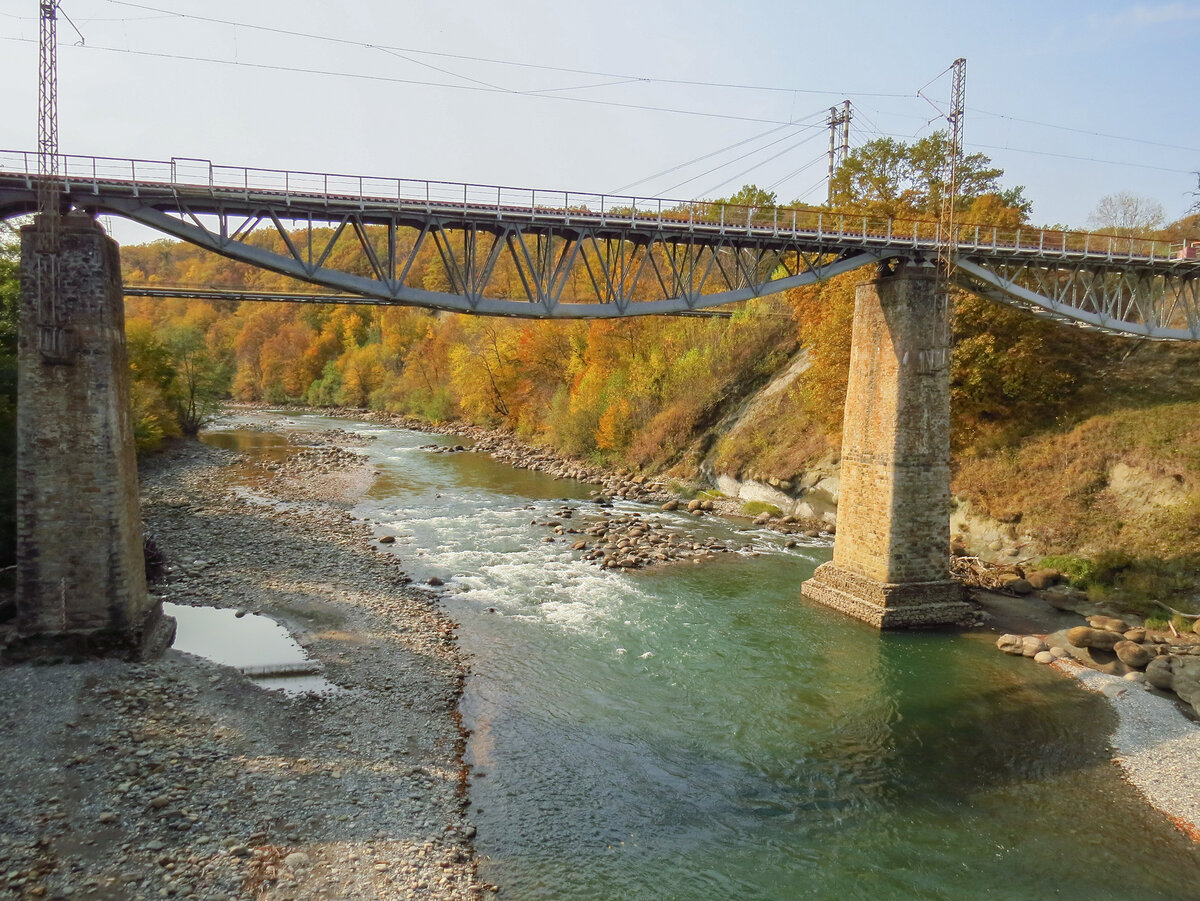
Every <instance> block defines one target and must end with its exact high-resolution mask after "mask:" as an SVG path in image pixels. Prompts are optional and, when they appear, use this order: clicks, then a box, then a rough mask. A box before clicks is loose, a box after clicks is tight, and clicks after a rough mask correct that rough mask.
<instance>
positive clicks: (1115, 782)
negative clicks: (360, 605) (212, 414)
mask: <svg viewBox="0 0 1200 901" xmlns="http://www.w3.org/2000/svg"><path fill="white" fill-rule="evenodd" d="M259 421H260V422H261V421H262V419H261V417H260V418H259ZM273 421H274V422H275V425H274V426H273V428H275V429H276V430H277V431H278V432H279V433H281V434H287V433H288V432H292V431H294V430H297V429H314V428H317V429H319V428H324V427H329V426H332V425H337V426H338V427H341V428H345V429H349V430H351V431H357V432H363V433H366V434H370V435H373V436H374V438H375V440H373V441H372V442H371V443H370V444H369V445H368V447H367V448H366V451H367V452H368V453H369V454H370V457H371V459H372V461H373V462H374V463H375V465H376V466H377V467H378V470H379V473H380V475H379V478H378V480H377V481H376V483H375V486H374V488H373V489H372V491H371V493H370V495H369V497H367V498H366V499H364V500H363V502H362V503H361V504H360V505H359V506H358V507H357V509H356V513H358V515H360V516H363V517H365V518H367V519H369V520H370V521H371V522H372V523H373V524H374V525H375V526H376V528H377V530H378V532H379V534H385V533H386V534H393V535H395V536H396V543H395V544H394V545H392V546H391V551H392V552H393V553H397V554H399V555H400V556H401V557H402V558H403V560H404V565H405V569H406V571H407V572H409V573H410V574H411V575H412V576H413V577H414V578H415V579H418V580H421V579H427V578H429V577H431V576H438V577H440V578H442V579H444V580H445V581H446V583H447V587H446V592H447V595H446V602H445V603H446V605H447V607H448V609H449V612H450V614H451V615H452V616H453V617H454V618H455V619H457V620H458V621H459V622H460V623H461V624H462V625H461V628H460V629H459V640H460V642H461V643H462V645H463V647H464V648H465V650H467V651H468V652H469V653H470V654H471V655H472V658H473V659H472V668H473V674H472V676H471V678H470V680H469V682H468V686H467V693H466V696H465V698H464V701H463V707H462V712H463V716H464V724H465V726H466V727H467V728H468V729H470V730H471V733H472V734H471V740H470V743H469V748H468V762H469V763H470V764H471V765H472V768H473V776H472V784H471V799H472V802H473V803H472V809H471V812H470V816H471V819H472V821H473V822H474V823H475V824H476V825H477V826H478V838H477V840H476V845H477V848H478V850H479V852H480V855H481V858H482V864H481V874H482V876H483V877H484V878H485V879H488V880H490V881H492V882H495V883H497V884H498V885H500V886H501V888H502V890H503V894H502V896H501V897H507V898H512V899H520V901H533V899H565V901H582V899H597V901H600V899H604V901H611V899H697V901H699V899H788V898H838V899H858V898H863V899H867V898H869V899H876V901H878V899H942V898H945V899H964V898H966V899H969V898H1011V899H1033V898H1049V897H1057V898H1071V899H1076V898H1077V899H1094V901H1099V899H1127V898H1138V899H1172V901H1180V899H1190V898H1200V849H1198V848H1197V847H1196V846H1195V845H1193V844H1192V843H1191V842H1190V841H1189V840H1187V839H1186V838H1185V837H1183V836H1182V835H1181V834H1180V833H1179V832H1177V831H1176V830H1175V829H1174V828H1173V827H1172V826H1171V825H1170V824H1169V823H1168V822H1167V821H1166V819H1165V818H1163V817H1162V816H1161V815H1159V814H1157V813H1155V812H1154V811H1153V810H1152V809H1151V808H1149V806H1148V805H1147V804H1146V803H1145V801H1144V800H1143V799H1142V797H1141V796H1140V795H1139V794H1138V793H1137V792H1136V791H1135V790H1134V789H1133V788H1131V787H1130V786H1128V785H1127V784H1126V783H1125V782H1124V781H1123V779H1122V776H1121V772H1120V770H1119V769H1118V767H1117V766H1116V765H1115V764H1113V763H1112V762H1111V760H1110V756H1111V750H1110V749H1109V747H1108V745H1107V736H1108V735H1109V733H1110V732H1111V729H1112V726H1113V722H1114V720H1113V715H1112V713H1111V711H1110V709H1109V708H1108V707H1107V704H1106V702H1105V701H1104V700H1103V699H1102V698H1100V697H1098V696H1095V695H1092V694H1089V693H1087V692H1084V691H1082V690H1081V689H1080V688H1079V687H1077V686H1076V685H1075V684H1073V683H1072V682H1071V681H1070V680H1068V679H1065V678H1063V677H1062V676H1060V675H1058V674H1056V673H1054V672H1053V671H1051V670H1049V669H1048V668H1043V667H1038V666H1036V665H1034V664H1032V663H1031V662H1029V661H1027V660H1024V659H1014V658H1010V657H1006V656H1004V655H1002V654H1000V653H998V652H997V651H996V649H995V647H994V643H993V642H994V636H987V635H978V636H970V635H950V634H934V633H926V634H880V633H878V632H876V631H874V630H872V629H870V628H867V627H865V626H863V625H860V624H858V623H856V622H853V621H851V620H849V619H846V618H845V617H843V616H841V615H839V614H836V613H834V612H831V611H829V610H826V609H823V608H820V607H817V606H814V605H813V604H811V603H809V602H807V601H805V600H803V599H802V598H801V597H800V583H801V582H802V581H803V580H804V579H805V578H807V577H808V576H809V575H810V574H811V572H812V570H813V568H814V567H815V566H816V565H817V564H819V563H820V562H822V561H823V560H826V559H828V558H829V556H830V553H831V551H830V548H829V547H828V546H825V545H821V544H818V543H816V542H813V544H812V546H810V547H800V548H795V549H787V548H785V547H784V546H783V543H782V539H781V538H780V537H779V536H776V535H773V534H772V533H769V532H766V531H761V530H753V531H743V530H744V529H745V528H746V527H745V526H744V524H739V523H731V522H725V521H719V520H706V521H704V522H703V524H702V525H697V523H696V522H694V521H693V520H691V519H690V518H688V517H687V516H686V515H683V514H658V513H657V511H656V510H654V509H652V508H646V507H641V508H638V507H637V505H633V504H628V505H624V506H623V507H622V508H620V509H625V510H634V509H641V510H642V511H643V512H644V513H646V514H652V515H662V516H664V518H665V519H666V520H667V521H668V522H669V523H672V524H674V525H676V526H678V527H679V528H684V529H691V530H699V531H702V532H703V533H704V534H712V535H716V536H717V537H720V538H722V539H726V540H729V541H731V542H734V543H736V544H737V545H738V546H739V547H741V546H747V545H748V546H750V547H751V548H752V549H753V551H754V552H755V553H754V554H752V553H737V554H729V555H726V556H724V557H723V558H721V559H718V560H717V561H715V562H709V563H704V564H698V565H697V564H690V563H687V564H679V565H674V566H669V567H665V568H662V569H658V570H647V571H642V572H638V573H631V574H614V573H611V572H604V571H601V570H600V569H598V568H596V567H594V566H592V565H589V564H586V563H584V562H583V561H581V560H579V559H578V557H579V555H578V554H577V553H572V552H571V551H570V550H569V549H568V546H567V545H565V544H563V543H561V542H560V543H555V544H548V543H544V542H543V541H542V538H543V537H545V536H546V535H548V534H550V533H549V531H548V530H547V529H546V528H545V527H543V526H535V525H531V520H535V519H536V520H539V521H544V520H546V519H548V518H550V517H551V516H552V515H553V513H554V511H556V510H558V509H559V508H560V507H561V506H562V505H563V499H570V505H571V506H572V507H573V508H574V518H573V519H572V520H570V521H565V524H567V525H573V526H575V527H582V526H586V524H587V523H588V522H590V521H592V519H593V518H594V517H596V516H597V515H599V511H598V510H597V508H596V506H595V505H594V504H592V503H591V502H589V501H588V500H587V497H588V491H589V489H590V488H591V486H588V485H583V484H579V483H574V482H570V481H562V480H555V479H552V478H550V477H548V476H545V475H541V474H538V473H531V472H528V471H523V470H517V469H514V468H512V467H510V466H507V465H505V464H501V463H499V462H497V461H495V460H493V459H492V458H491V457H489V456H487V455H483V454H476V453H471V452H467V453H455V454H435V453H431V452H429V451H428V450H422V449H421V447H420V446H421V445H425V444H429V443H430V442H433V441H437V442H439V443H442V444H457V443H459V442H460V440H461V439H457V438H448V437H446V438H434V437H431V436H429V435H424V434H419V433H415V432H410V431H406V430H394V429H385V428H383V427H381V426H378V425H375V424H371V423H365V422H354V421H347V420H336V421H335V420H328V419H323V418H320V417H309V416H297V417H291V418H277V419H275V420H273ZM232 425H234V426H236V422H235V423H233V424H232ZM217 440H219V441H220V442H221V443H223V444H226V445H227V446H241V447H245V448H250V447H252V446H259V447H261V446H262V445H263V444H264V436H262V435H261V434H260V435H255V434H254V433H249V432H242V433H238V432H229V433H226V434H225V435H223V436H221V437H220V438H219V439H217ZM266 443H268V444H269V442H266Z"/></svg>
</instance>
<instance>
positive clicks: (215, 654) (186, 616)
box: [163, 602, 337, 694]
mask: <svg viewBox="0 0 1200 901" xmlns="http://www.w3.org/2000/svg"><path fill="white" fill-rule="evenodd" d="M163 612H165V613H166V614H167V616H173V617H175V620H176V622H177V623H178V627H177V629H176V632H175V643H174V644H173V645H171V647H173V648H174V649H175V650H177V651H183V652H185V653H188V654H195V655H196V656H197V657H203V658H205V659H206V660H211V661H213V663H220V664H222V665H223V666H231V667H233V668H234V669H237V670H241V671H242V672H243V673H245V674H246V675H247V676H249V677H250V679H251V681H252V682H254V683H255V684H257V685H261V686H263V687H264V688H272V689H276V690H278V691H284V692H287V693H288V694H307V693H309V692H318V693H325V692H330V691H336V690H337V686H336V685H334V684H333V683H332V682H330V681H329V680H328V679H326V678H325V677H324V676H320V675H316V674H315V673H314V672H312V670H315V669H319V666H318V665H317V663H316V661H314V660H313V659H312V658H311V657H309V656H308V655H307V654H306V653H305V652H304V648H302V647H300V645H299V644H297V643H296V640H295V639H294V638H292V636H291V635H289V634H288V632H287V629H285V628H284V627H283V626H281V625H280V624H279V623H277V622H275V620H273V619H271V618H270V617H267V616H256V615H253V614H245V615H243V616H238V613H237V611H236V610H230V609H228V608H224V607H191V606H184V605H182V604H171V603H167V602H164V603H163ZM306 671H307V672H306Z"/></svg>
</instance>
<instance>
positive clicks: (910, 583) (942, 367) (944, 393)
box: [801, 265, 970, 629]
mask: <svg viewBox="0 0 1200 901" xmlns="http://www.w3.org/2000/svg"><path fill="white" fill-rule="evenodd" d="M948 304H949V302H948V299H947V298H946V296H945V295H944V294H942V293H941V292H939V291H937V290H936V279H935V277H934V272H933V270H932V269H924V270H920V269H914V268H913V267H912V266H911V265H909V266H903V265H902V268H901V269H899V270H897V271H896V272H882V271H881V274H880V276H879V277H878V278H876V279H875V280H874V281H871V282H867V283H866V284H863V285H859V287H858V293H857V295H856V297H855V306H854V335H853V345H852V349H851V354H850V381H849V385H848V388H847V394H846V412H845V419H844V423H843V428H842V465H841V486H840V488H839V491H838V523H837V526H838V527H837V537H836V539H835V542H834V549H833V561H832V562H830V563H824V564H822V565H821V566H819V567H818V568H817V571H816V572H815V573H814V574H813V577H812V578H811V579H810V580H808V581H807V582H805V583H804V584H803V586H802V588H801V591H802V593H803V594H804V596H805V597H808V598H812V599H813V600H815V601H819V602H821V603H822V604H826V605H828V606H830V607H834V608H836V609H838V610H841V611H843V612H844V613H849V614H850V615H851V616H854V617H857V618H858V619H861V620H863V621H865V622H868V623H870V624H871V625H873V626H876V627H877V628H881V629H892V628H905V627H910V626H930V625H938V624H943V623H951V622H955V621H957V620H960V619H961V618H962V617H963V616H964V614H966V613H967V611H968V610H969V609H970V608H969V606H968V605H967V604H966V603H965V602H964V600H963V595H962V588H961V586H960V585H959V584H958V583H957V582H954V581H953V580H951V579H950V578H949V567H948V564H949V545H950V378H949V362H950V318H949V308H948Z"/></svg>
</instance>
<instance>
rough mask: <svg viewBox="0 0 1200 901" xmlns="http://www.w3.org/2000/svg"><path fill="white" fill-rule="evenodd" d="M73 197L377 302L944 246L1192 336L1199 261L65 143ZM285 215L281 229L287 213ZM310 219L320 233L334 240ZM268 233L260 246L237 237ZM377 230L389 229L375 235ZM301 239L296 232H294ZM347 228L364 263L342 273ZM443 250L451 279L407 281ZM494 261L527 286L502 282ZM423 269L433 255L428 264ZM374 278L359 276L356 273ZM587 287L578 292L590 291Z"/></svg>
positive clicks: (605, 286) (497, 309)
mask: <svg viewBox="0 0 1200 901" xmlns="http://www.w3.org/2000/svg"><path fill="white" fill-rule="evenodd" d="M57 162H58V175H57V176H56V178H57V180H59V181H60V182H61V183H62V185H63V190H64V193H65V198H66V201H67V202H69V203H70V204H72V205H74V206H76V207H79V208H83V209H90V210H93V211H96V212H104V213H111V214H115V215H120V216H124V217H127V218H129V219H132V220H134V221H137V222H141V223H143V224H145V225H149V226H150V227H152V228H155V229H158V230H159V231H162V232H163V233H165V234H168V235H171V236H174V237H176V238H180V239H182V240H185V241H190V242H192V243H194V244H197V245H199V246H201V247H205V248H207V249H209V250H211V251H213V252H215V253H219V254H223V255H225V256H228V257H231V258H233V259H237V260H240V261H242V262H246V263H250V264H252V265H255V266H259V267H262V268H266V269H270V270H273V271H275V272H280V273H282V274H285V275H288V276H291V277H293V278H296V279H300V280H303V281H307V282H310V283H312V284H315V285H319V286H321V287H322V288H324V289H326V290H331V291H337V292H346V293H352V294H356V295H360V296H362V297H365V298H372V299H374V300H375V301H376V302H379V303H393V304H408V305H415V306H423V307H429V308H433V309H443V310H452V311H458V312H467V313H478V314H485V315H505V316H520V317H529V318H601V317H604V318H607V317H617V316H634V315H649V314H661V313H680V312H692V311H695V310H699V309H705V308H709V307H715V306H721V305H724V304H728V303H734V302H738V301H743V300H748V299H750V298H754V297H760V296H763V295H766V294H770V293H773V292H778V291H784V290H788V289H790V288H795V287H800V286H803V285H808V284H813V283H816V282H819V281H822V280H825V279H828V278H831V277H833V276H835V275H838V274H841V273H844V272H848V271H851V270H853V269H855V268H859V267H862V266H867V265H870V264H872V263H876V262H879V261H881V260H885V259H888V258H893V257H900V258H905V259H908V260H912V261H915V262H917V263H929V262H931V261H932V260H933V259H934V258H935V257H936V255H937V254H938V252H939V251H947V252H948V253H949V256H950V259H951V261H952V263H953V264H954V267H955V275H954V278H955V282H956V283H957V284H958V285H960V286H961V287H964V288H966V289H967V290H971V291H975V292H977V293H980V294H983V295H985V296H987V297H990V298H992V299H994V300H997V301H999V302H1002V303H1007V304H1010V305H1013V306H1018V307H1021V308H1023V309H1026V310H1029V311H1031V312H1033V313H1036V314H1038V315H1043V316H1049V317H1053V318H1057V319H1060V320H1068V321H1072V322H1074V323H1076V324H1080V325H1083V326H1086V327H1090V328H1097V329H1101V330H1105V331H1109V332H1112V333H1116V334H1123V335H1134V336H1138V337H1145V338H1154V339H1164V340H1200V259H1197V258H1196V257H1195V254H1192V253H1188V251H1187V248H1184V247H1183V246H1182V245H1178V244H1171V243H1168V242H1164V241H1158V240H1153V239H1145V238H1131V237H1120V236H1116V235H1109V234H1093V233H1086V232H1070V231H1061V230H1052V229H1036V228H1028V227H1024V226H1022V227H1019V228H1005V227H998V226H997V227H992V226H984V225H978V226H977V225H967V226H962V227H959V228H956V229H955V234H954V236H953V240H944V239H945V238H946V236H945V235H943V234H942V232H941V226H940V225H939V224H938V223H936V222H931V221H913V220H889V219H882V218H871V217H865V216H857V215H844V214H840V213H837V212H831V211H828V210H823V209H810V208H796V207H765V208H754V207H744V206H733V205H729V204H723V203H707V202H695V201H673V200H664V199H660V198H641V197H622V196H612V195H606V194H583V193H575V192H565V191H545V190H537V189H528V188H513V187H505V186H498V185H474V184H461V183H451V182H437V181H423V180H412V179H400V178H374V177H368V176H346V175H333V174H326V173H315V172H291V171H284V170H274V169H253V168H245V167H229V166H217V165H213V164H212V163H210V162H208V161H207V160H189V159H183V158H175V159H172V160H170V161H155V160H125V159H112V158H104V157H81V156H61V157H59V158H58V160H57ZM36 163H37V156H36V154H34V153H29V152H23V151H0V215H12V214H14V213H18V212H29V211H32V210H33V209H34V208H35V206H36V199H37V198H36V193H37V184H38V176H37V174H36V169H37V166H36ZM286 223H291V225H290V226H289V225H287V224H286ZM314 225H321V226H328V227H329V229H330V230H331V234H332V237H329V236H328V234H326V235H321V234H319V232H320V229H314ZM260 228H266V229H272V228H273V229H274V231H275V232H276V234H277V235H278V237H279V240H278V241H277V242H275V246H276V247H279V246H283V248H284V249H283V250H278V249H274V250H273V249H270V248H267V247H265V246H263V243H262V242H250V241H248V240H247V238H248V237H249V236H250V235H251V234H252V233H256V231H257V230H259V229H260ZM374 228H382V229H383V231H368V229H374ZM301 233H303V234H304V235H305V237H303V238H301V237H297V235H299V234H301ZM343 234H353V235H354V236H355V237H356V238H357V240H358V242H359V249H360V257H359V259H360V261H363V260H365V265H358V266H354V267H350V268H351V269H353V270H354V271H347V270H346V269H338V268H335V267H334V266H333V264H332V263H331V262H330V259H331V253H330V252H331V250H332V248H333V246H334V244H335V243H336V242H337V241H338V240H339V239H341V238H342V236H343ZM431 245H436V258H437V259H438V260H439V261H440V263H439V265H441V266H442V267H443V275H444V278H443V279H442V280H441V281H442V283H443V284H445V285H448V289H446V290H440V291H439V290H429V289H428V288H427V287H426V286H425V284H424V283H423V282H421V281H419V280H414V279H415V274H416V270H414V268H413V267H414V264H415V263H416V261H417V259H418V255H419V254H420V253H422V248H424V249H425V252H426V254H427V255H428V252H429V248H430V246H431ZM501 259H504V260H507V262H506V263H505V264H504V265H506V266H508V267H509V272H510V274H511V273H513V272H515V274H516V276H518V277H519V280H520V282H521V286H520V288H519V289H518V290H519V292H520V293H519V294H518V296H515V297H514V296H513V294H512V292H513V290H514V288H513V286H512V279H511V278H509V279H507V280H504V279H500V278H497V277H495V273H496V269H497V265H498V264H499V261H500V260H501ZM422 265H424V264H422ZM364 270H366V271H369V274H368V275H363V274H362V272H363V271H364ZM580 285H582V286H583V287H582V288H581V287H580Z"/></svg>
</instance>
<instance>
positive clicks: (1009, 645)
mask: <svg viewBox="0 0 1200 901" xmlns="http://www.w3.org/2000/svg"><path fill="white" fill-rule="evenodd" d="M1023 640H1024V636H1022V635H1012V634H1006V635H1001V636H1000V637H999V638H997V639H996V647H998V648H999V649H1000V650H1002V651H1003V652H1004V653H1005V654H1012V655H1013V656H1014V657H1020V656H1022V655H1024V653H1025V647H1024V644H1023Z"/></svg>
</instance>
